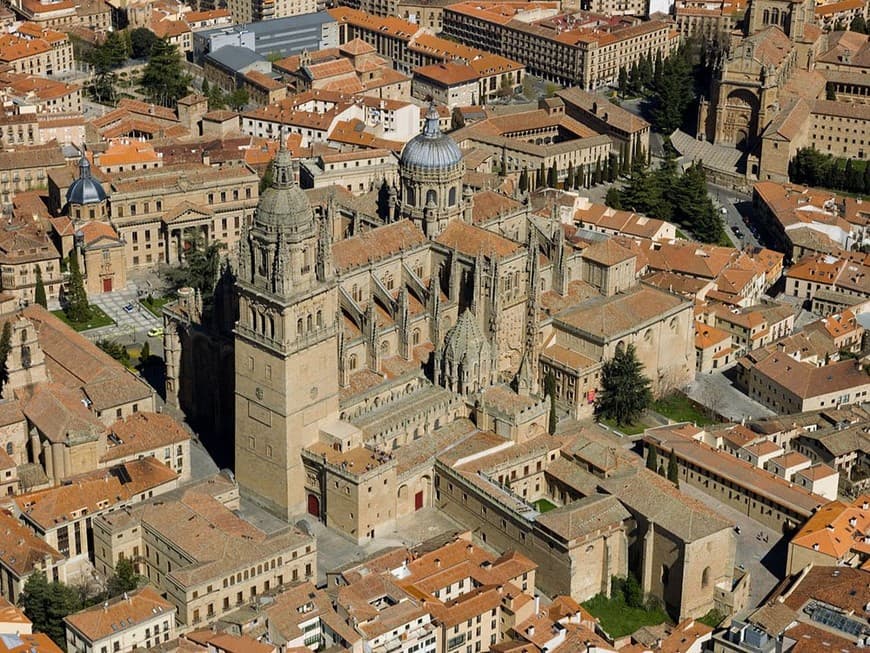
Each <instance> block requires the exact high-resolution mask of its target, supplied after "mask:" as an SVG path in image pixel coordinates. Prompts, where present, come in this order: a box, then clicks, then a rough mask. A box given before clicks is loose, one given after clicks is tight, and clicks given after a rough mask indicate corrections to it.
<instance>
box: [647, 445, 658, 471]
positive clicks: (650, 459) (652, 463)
mask: <svg viewBox="0 0 870 653" xmlns="http://www.w3.org/2000/svg"><path fill="white" fill-rule="evenodd" d="M658 467H659V455H658V452H657V451H656V448H655V447H654V446H652V445H649V448H648V449H647V453H646V468H647V469H650V470H652V471H656V470H657V469H658Z"/></svg>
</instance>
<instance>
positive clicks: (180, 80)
mask: <svg viewBox="0 0 870 653" xmlns="http://www.w3.org/2000/svg"><path fill="white" fill-rule="evenodd" d="M139 84H140V85H141V87H142V90H143V91H144V93H145V95H146V96H147V97H148V99H150V100H151V101H152V102H154V103H156V104H159V105H161V106H164V107H169V106H174V105H175V103H176V102H177V101H178V100H179V99H181V98H182V97H184V96H185V95H187V93H188V88H189V86H190V77H189V76H188V75H187V74H185V72H184V71H183V70H182V68H181V55H180V54H179V53H178V48H176V47H175V46H174V45H173V44H172V43H170V42H169V41H167V40H165V39H158V40H157V41H155V42H154V45H153V46H152V48H151V55H150V56H149V57H148V64H147V65H146V66H145V70H143V71H142V79H141V80H140V82H139Z"/></svg>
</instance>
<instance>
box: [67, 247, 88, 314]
mask: <svg viewBox="0 0 870 653" xmlns="http://www.w3.org/2000/svg"><path fill="white" fill-rule="evenodd" d="M67 265H68V268H69V284H68V289H67V294H66V306H65V307H64V313H66V316H67V318H68V319H69V321H70V322H78V323H82V322H87V321H88V320H89V319H90V317H91V305H90V304H89V303H88V293H87V292H85V282H84V279H83V278H82V271H81V268H79V259H78V256H76V253H75V250H71V251H70V253H69V263H68V264H67Z"/></svg>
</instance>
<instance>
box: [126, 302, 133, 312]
mask: <svg viewBox="0 0 870 653" xmlns="http://www.w3.org/2000/svg"><path fill="white" fill-rule="evenodd" d="M124 310H125V311H126V312H127V313H132V312H133V304H127V305H126V306H125V307H124Z"/></svg>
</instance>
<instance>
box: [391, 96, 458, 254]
mask: <svg viewBox="0 0 870 653" xmlns="http://www.w3.org/2000/svg"><path fill="white" fill-rule="evenodd" d="M399 175H400V177H401V180H402V198H401V214H402V216H403V217H406V218H410V219H412V220H413V221H414V222H415V223H417V224H418V225H419V226H420V228H421V229H422V230H423V231H424V233H425V234H426V235H427V236H429V237H430V238H434V237H435V236H437V235H438V234H439V233H441V231H443V230H444V228H445V227H446V226H447V224H448V223H449V222H450V220H452V219H453V218H456V217H459V216H460V215H461V213H462V178H463V176H464V175H465V162H464V161H463V160H462V152H461V151H460V150H459V146H458V145H457V144H456V142H455V141H454V140H453V139H452V138H451V137H450V136H448V135H447V134H445V133H444V132H442V131H441V127H440V118H439V116H438V110H437V109H436V108H435V104H434V103H432V104H430V105H429V112H428V113H427V114H426V120H425V124H424V126H423V131H422V132H420V133H419V134H417V135H416V136H415V137H414V138H412V139H411V140H410V141H408V143H407V144H406V145H405V147H404V149H403V150H402V156H401V157H400V159H399Z"/></svg>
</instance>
